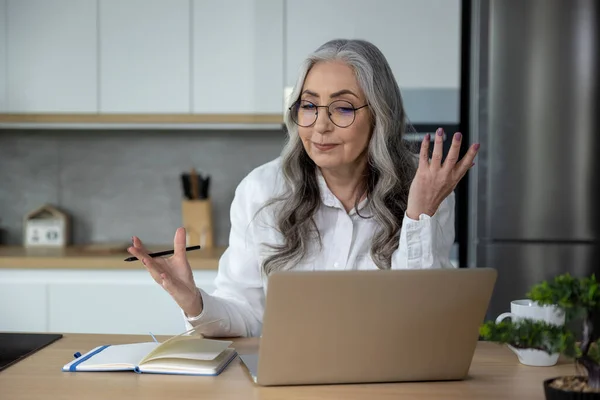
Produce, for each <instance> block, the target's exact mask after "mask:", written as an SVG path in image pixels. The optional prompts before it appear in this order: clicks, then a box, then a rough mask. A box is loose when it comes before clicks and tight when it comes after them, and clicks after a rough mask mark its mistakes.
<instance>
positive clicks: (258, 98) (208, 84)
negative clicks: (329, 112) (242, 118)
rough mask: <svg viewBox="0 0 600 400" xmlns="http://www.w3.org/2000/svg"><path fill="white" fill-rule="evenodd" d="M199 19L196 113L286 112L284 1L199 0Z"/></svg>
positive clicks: (195, 34) (195, 46) (196, 31)
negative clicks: (284, 108) (284, 86)
mask: <svg viewBox="0 0 600 400" xmlns="http://www.w3.org/2000/svg"><path fill="white" fill-rule="evenodd" d="M304 7H306V3H304ZM319 7H320V5H319ZM307 8H310V9H314V8H315V7H307ZM193 21H194V22H193V45H192V48H193V62H192V65H193V89H194V93H193V112H194V113H266V114H272V113H281V112H282V110H283V101H282V98H283V2H282V1H281V0H222V1H218V2H217V1H202V0H194V1H193Z"/></svg>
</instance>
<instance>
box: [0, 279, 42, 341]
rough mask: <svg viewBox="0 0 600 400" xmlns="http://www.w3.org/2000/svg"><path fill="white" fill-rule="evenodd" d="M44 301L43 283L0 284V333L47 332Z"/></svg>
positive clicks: (6, 282) (5, 282)
mask: <svg viewBox="0 0 600 400" xmlns="http://www.w3.org/2000/svg"><path fill="white" fill-rule="evenodd" d="M46 300H47V293H46V285H45V284H43V283H24V282H9V281H8V280H5V281H4V282H2V283H0V331H5V332H47V322H48V319H47V310H48V304H47V301H46Z"/></svg>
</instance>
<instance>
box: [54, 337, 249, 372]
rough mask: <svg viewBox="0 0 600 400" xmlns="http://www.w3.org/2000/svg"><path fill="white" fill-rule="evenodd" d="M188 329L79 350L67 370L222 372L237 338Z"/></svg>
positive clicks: (232, 354) (229, 358) (64, 367)
mask: <svg viewBox="0 0 600 400" xmlns="http://www.w3.org/2000/svg"><path fill="white" fill-rule="evenodd" d="M189 332H191V331H188V332H184V333H182V334H180V335H177V336H174V337H172V338H170V339H169V340H167V341H165V342H163V343H158V342H147V343H131V344H121V345H105V346H98V347H96V348H94V349H92V350H90V351H89V352H87V353H85V354H82V355H79V354H76V355H75V356H76V357H77V358H75V359H74V360H73V361H71V362H69V363H68V364H66V365H64V366H63V368H62V370H63V371H64V372H79V371H85V372H99V371H135V372H138V373H153V374H180V375H218V374H220V373H221V372H222V371H223V370H224V369H225V367H227V365H228V364H229V363H230V362H231V361H232V360H233V359H234V358H235V357H236V355H237V352H236V351H235V349H233V348H231V347H229V346H230V345H231V344H232V343H233V342H230V341H224V340H211V339H206V338H204V337H203V336H202V335H191V336H187V335H186V334H187V333H189Z"/></svg>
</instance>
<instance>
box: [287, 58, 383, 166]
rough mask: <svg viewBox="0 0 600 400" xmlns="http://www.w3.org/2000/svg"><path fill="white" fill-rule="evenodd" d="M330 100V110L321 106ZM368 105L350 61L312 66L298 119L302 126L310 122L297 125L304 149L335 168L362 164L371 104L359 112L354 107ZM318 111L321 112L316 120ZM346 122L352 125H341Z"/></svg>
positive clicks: (322, 162)
mask: <svg viewBox="0 0 600 400" xmlns="http://www.w3.org/2000/svg"><path fill="white" fill-rule="evenodd" d="M334 102H335V103H334ZM331 103H333V105H332V106H331V107H330V109H329V112H328V109H327V108H325V107H321V106H328V105H330V104H331ZM365 104H367V101H366V98H365V96H364V94H363V92H362V90H361V89H360V86H359V85H358V82H357V80H356V77H355V75H354V70H353V69H352V68H351V67H350V66H348V65H347V64H345V63H343V62H341V61H328V62H318V63H316V64H315V65H314V66H313V67H312V68H311V69H310V71H309V72H308V74H307V76H306V79H305V81H304V86H303V87H302V92H301V95H300V105H299V107H298V116H297V117H296V118H297V120H298V121H299V122H300V124H301V125H309V126H304V127H303V126H298V133H299V134H300V138H301V139H302V144H303V145H304V149H305V150H306V152H307V153H308V155H309V157H310V158H311V159H312V160H313V161H314V162H315V164H316V165H317V166H319V167H320V168H323V169H330V170H335V169H342V168H345V169H347V168H348V167H350V168H352V167H353V166H357V165H359V164H360V163H361V161H362V160H363V159H364V157H365V154H366V148H367V145H368V143H369V139H370V137H371V127H372V122H371V112H370V110H369V108H368V107H363V108H361V109H359V110H356V111H353V110H352V108H358V107H362V106H364V105H365ZM315 106H316V107H315ZM317 110H318V111H317ZM315 113H318V116H317V117H316V120H315ZM329 113H331V114H332V115H331V118H332V119H333V121H332V119H330V118H329ZM353 114H354V119H353V118H352V115H353ZM313 121H314V123H312V122H313ZM334 122H335V123H334ZM311 123H312V124H311ZM336 124H337V125H336ZM347 124H350V125H348V126H346V127H341V126H345V125H347ZM338 125H340V126H338Z"/></svg>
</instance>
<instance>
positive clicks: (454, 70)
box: [284, 0, 461, 122]
mask: <svg viewBox="0 0 600 400" xmlns="http://www.w3.org/2000/svg"><path fill="white" fill-rule="evenodd" d="M460 3H461V2H460V0H419V1H415V0H373V1H371V2H369V4H368V6H367V5H366V3H365V2H364V1H363V0H329V1H326V2H320V3H319V5H318V7H316V6H311V7H307V5H306V3H305V2H298V1H292V0H286V9H285V38H286V40H285V63H284V65H285V85H286V86H293V85H294V84H295V83H296V79H297V75H298V71H299V68H300V66H301V63H302V62H303V61H304V59H305V58H306V56H308V54H309V53H311V52H313V51H314V50H316V49H317V48H318V47H319V46H320V45H322V44H323V43H325V42H327V41H329V40H331V39H336V38H345V39H366V40H368V41H370V42H372V43H374V44H375V45H376V46H377V47H379V49H380V50H381V51H382V52H383V54H384V56H385V57H386V58H387V60H388V62H389V63H390V66H391V68H392V71H393V73H394V76H395V78H396V81H397V82H398V84H399V86H400V88H401V90H402V92H403V96H404V97H405V106H406V108H407V111H408V115H409V118H411V119H412V120H413V122H414V121H415V120H417V121H419V122H424V121H423V119H428V120H429V122H455V121H458V100H459V93H460V27H461V21H460V14H461V4H460ZM442 120H443V121H442Z"/></svg>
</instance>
